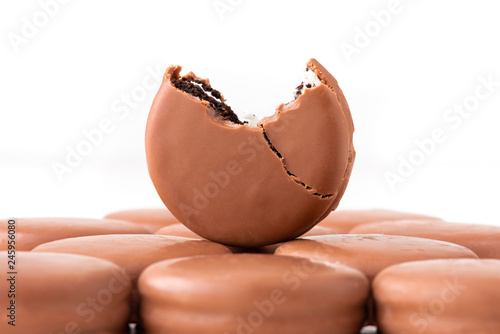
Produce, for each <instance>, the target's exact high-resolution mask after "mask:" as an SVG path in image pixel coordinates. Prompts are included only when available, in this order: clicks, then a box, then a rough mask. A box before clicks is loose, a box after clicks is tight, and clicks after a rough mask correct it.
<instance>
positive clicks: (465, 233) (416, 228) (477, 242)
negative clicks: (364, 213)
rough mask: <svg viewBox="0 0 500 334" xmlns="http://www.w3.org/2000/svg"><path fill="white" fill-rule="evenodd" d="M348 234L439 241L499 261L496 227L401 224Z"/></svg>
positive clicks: (499, 230) (385, 224) (366, 227)
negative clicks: (382, 235)
mask: <svg viewBox="0 0 500 334" xmlns="http://www.w3.org/2000/svg"><path fill="white" fill-rule="evenodd" d="M351 232H352V233H361V234H364V233H380V234H388V235H406V236H411V237H420V238H427V239H435V240H443V241H448V242H452V243H455V244H458V245H462V246H464V247H467V248H469V249H471V250H472V251H473V252H474V253H476V254H477V256H479V257H480V258H484V259H486V258H493V259H500V226H493V225H483V224H461V223H448V222H443V221H434V222H431V221H418V220H404V221H397V222H381V223H373V224H367V225H362V226H358V227H356V228H354V229H353V230H352V231H351Z"/></svg>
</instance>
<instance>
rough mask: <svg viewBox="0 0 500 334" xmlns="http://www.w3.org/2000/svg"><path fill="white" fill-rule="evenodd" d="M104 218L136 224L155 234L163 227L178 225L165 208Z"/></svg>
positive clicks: (119, 212)
mask: <svg viewBox="0 0 500 334" xmlns="http://www.w3.org/2000/svg"><path fill="white" fill-rule="evenodd" d="M104 218H107V219H118V220H124V221H128V222H131V223H136V224H139V225H141V226H142V227H144V228H145V229H147V230H148V231H149V232H150V233H155V232H156V231H158V230H159V229H160V228H162V227H164V226H168V225H171V224H178V223H179V220H178V219H177V218H175V217H174V215H173V214H171V213H170V211H168V210H167V208H157V209H133V210H123V211H116V212H112V213H109V214H107V215H106V216H105V217H104Z"/></svg>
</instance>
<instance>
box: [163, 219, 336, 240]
mask: <svg viewBox="0 0 500 334" xmlns="http://www.w3.org/2000/svg"><path fill="white" fill-rule="evenodd" d="M155 234H159V235H171V236H177V237H183V238H192V239H204V238H202V237H200V236H199V235H198V234H196V233H194V232H193V231H191V230H190V229H188V228H187V227H186V226H184V225H183V224H181V223H178V224H172V225H169V226H165V227H163V228H161V229H159V230H158V231H156V233H155ZM328 234H337V232H336V231H334V230H333V229H331V228H328V227H324V226H314V227H313V228H312V229H310V230H309V231H307V232H306V233H305V234H304V235H302V236H303V237H308V236H314V235H328Z"/></svg>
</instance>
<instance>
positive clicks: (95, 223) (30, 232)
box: [0, 218, 148, 251]
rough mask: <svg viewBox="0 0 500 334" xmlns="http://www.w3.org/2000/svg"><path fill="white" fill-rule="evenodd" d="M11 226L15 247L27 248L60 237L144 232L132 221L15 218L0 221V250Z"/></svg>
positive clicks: (29, 248)
mask: <svg viewBox="0 0 500 334" xmlns="http://www.w3.org/2000/svg"><path fill="white" fill-rule="evenodd" d="M11 226H14V228H15V240H14V242H15V249H16V250H18V251H30V250H32V249H33V248H35V247H36V246H38V245H40V244H43V243H46V242H49V241H53V240H59V239H64V238H72V237H80V236H88V235H100V234H136V233H148V231H147V230H145V229H144V228H143V227H141V226H138V225H136V224H132V223H128V222H124V221H120V220H112V219H86V218H15V219H11V220H9V224H1V225H0V250H7V247H8V242H9V240H11V239H9V234H8V229H9V228H11Z"/></svg>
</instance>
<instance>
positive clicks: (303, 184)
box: [259, 124, 333, 198]
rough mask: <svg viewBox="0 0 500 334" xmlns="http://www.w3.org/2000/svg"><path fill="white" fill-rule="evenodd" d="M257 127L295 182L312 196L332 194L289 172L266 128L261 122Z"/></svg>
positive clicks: (329, 195)
mask: <svg viewBox="0 0 500 334" xmlns="http://www.w3.org/2000/svg"><path fill="white" fill-rule="evenodd" d="M259 127H260V128H261V129H262V134H263V135H264V139H265V140H266V142H267V144H268V145H269V148H270V149H271V151H273V153H274V154H275V155H276V156H277V157H278V159H280V161H281V164H282V166H283V169H284V170H285V172H286V173H287V174H288V176H289V177H291V178H292V180H293V181H294V182H295V183H297V184H300V185H301V186H302V187H304V188H305V189H306V190H307V191H308V192H309V193H310V194H311V195H314V196H318V197H320V198H330V197H332V196H333V194H321V193H319V192H318V191H316V189H314V188H313V187H311V186H308V185H307V184H305V183H304V182H303V181H302V180H301V179H300V178H299V177H298V176H297V175H295V174H293V173H292V172H290V171H289V170H288V168H287V167H286V164H285V161H284V157H283V155H281V153H280V152H279V151H278V150H277V149H276V147H274V145H273V143H272V142H271V140H270V139H269V137H268V136H267V133H266V129H265V128H264V126H263V125H262V124H259Z"/></svg>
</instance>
